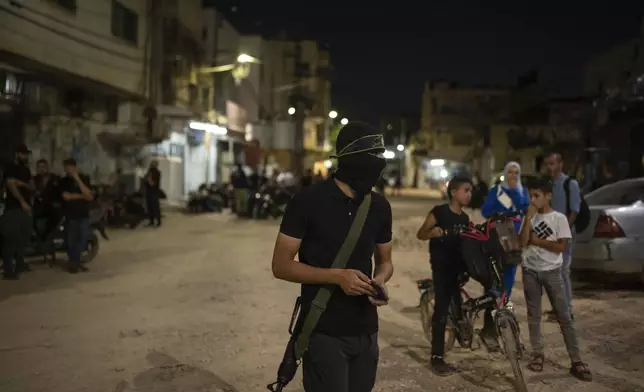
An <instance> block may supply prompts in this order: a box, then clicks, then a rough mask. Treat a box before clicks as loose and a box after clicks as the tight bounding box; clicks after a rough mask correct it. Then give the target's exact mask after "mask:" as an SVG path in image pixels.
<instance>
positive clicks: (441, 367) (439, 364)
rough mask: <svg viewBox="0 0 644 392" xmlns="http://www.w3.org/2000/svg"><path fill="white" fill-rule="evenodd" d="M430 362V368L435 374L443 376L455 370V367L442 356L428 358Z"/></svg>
mask: <svg viewBox="0 0 644 392" xmlns="http://www.w3.org/2000/svg"><path fill="white" fill-rule="evenodd" d="M430 364H431V365H432V370H433V371H434V373H436V375H437V376H441V377H445V376H449V375H451V374H453V373H455V372H456V368H455V367H454V366H452V365H450V364H448V363H446V362H445V360H444V359H443V357H435V356H433V357H432V359H431V360H430Z"/></svg>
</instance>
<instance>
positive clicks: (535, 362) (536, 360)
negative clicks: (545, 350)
mask: <svg viewBox="0 0 644 392" xmlns="http://www.w3.org/2000/svg"><path fill="white" fill-rule="evenodd" d="M544 360H545V358H544V356H543V355H542V354H537V355H533V356H532V359H531V360H530V363H528V369H530V370H532V371H533V372H535V373H541V372H542V371H543V361H544Z"/></svg>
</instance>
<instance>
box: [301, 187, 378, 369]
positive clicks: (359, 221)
mask: <svg viewBox="0 0 644 392" xmlns="http://www.w3.org/2000/svg"><path fill="white" fill-rule="evenodd" d="M370 206H371V193H368V194H367V195H366V196H365V198H364V199H363V200H362V203H360V207H358V212H357V213H356V217H355V218H354V219H353V223H352V224H351V228H350V229H349V233H348V234H347V238H346V239H345V240H344V243H343V244H342V246H341V247H340V250H339V251H338V254H337V255H336V256H335V259H334V260H333V264H332V265H331V268H333V269H344V268H346V266H347V263H348V262H349V257H350V256H351V254H352V253H353V249H354V248H355V247H356V243H357V242H358V238H360V234H361V233H362V228H363V227H364V224H365V221H366V220H367V214H368V213H369V207H370ZM334 289H335V286H332V285H324V286H320V288H319V289H318V292H317V294H316V295H315V298H314V299H313V302H312V303H311V307H310V309H309V311H308V313H307V314H306V317H305V318H304V323H303V324H302V329H301V330H300V333H299V334H298V335H297V340H296V341H295V358H297V359H298V360H299V359H301V358H302V356H303V355H304V353H305V352H306V350H307V349H308V347H309V339H310V338H311V334H312V333H313V330H314V329H315V326H316V325H317V323H318V321H320V317H321V316H322V313H324V311H325V310H326V305H327V304H328V303H329V299H330V298H331V294H333V290H334Z"/></svg>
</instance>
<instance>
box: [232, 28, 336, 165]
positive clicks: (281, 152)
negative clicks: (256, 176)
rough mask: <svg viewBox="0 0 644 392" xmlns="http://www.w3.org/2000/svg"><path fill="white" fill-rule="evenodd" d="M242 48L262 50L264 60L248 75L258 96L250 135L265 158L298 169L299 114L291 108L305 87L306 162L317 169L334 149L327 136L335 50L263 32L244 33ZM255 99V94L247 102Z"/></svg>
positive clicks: (250, 115) (252, 52) (252, 109)
mask: <svg viewBox="0 0 644 392" xmlns="http://www.w3.org/2000/svg"><path fill="white" fill-rule="evenodd" d="M240 48H241V51H242V52H243V53H249V54H250V55H253V56H255V55H256V56H257V57H258V58H259V59H260V60H261V65H260V66H259V67H257V68H253V69H252V71H251V72H250V74H249V76H248V78H247V81H248V84H249V86H250V87H249V88H247V91H249V90H251V91H252V92H253V93H254V95H253V98H254V102H253V103H252V104H251V103H249V104H247V105H246V107H248V108H249V112H248V119H249V125H250V129H251V132H250V134H249V138H253V139H256V140H257V141H258V142H259V145H260V147H261V149H262V156H263V161H265V162H266V163H267V164H268V165H270V166H274V167H276V168H277V167H279V168H281V169H293V165H294V163H293V161H292V159H293V151H294V150H295V149H296V146H295V141H296V134H295V132H296V124H295V120H296V116H294V115H291V114H289V109H290V108H294V107H295V106H296V104H295V102H294V99H295V95H296V94H298V93H301V95H302V96H303V97H304V99H305V100H306V101H307V105H305V106H306V110H305V116H304V120H303V122H304V124H303V128H304V131H303V135H302V136H303V140H302V145H303V148H304V150H305V153H306V154H305V159H304V163H303V164H304V167H305V168H311V169H312V168H314V167H315V166H316V163H317V164H318V166H319V165H320V164H322V162H323V161H324V159H326V153H327V152H328V143H325V139H326V138H327V137H328V129H329V127H330V126H331V123H330V121H331V120H330V119H329V118H328V113H329V112H330V110H331V106H330V102H331V84H330V81H329V79H328V71H329V69H330V68H331V63H330V56H329V52H328V51H326V50H324V49H323V48H321V46H320V45H319V44H318V43H317V42H315V41H299V42H296V41H287V40H267V39H263V38H261V37H259V36H245V37H242V39H241V46H240ZM298 53H299V54H300V58H299V59H298V58H297V54H298ZM249 95H250V94H247V97H249ZM249 101H251V99H250V97H249V98H248V99H247V100H246V102H249ZM338 121H339V119H338ZM325 146H327V148H326V149H325Z"/></svg>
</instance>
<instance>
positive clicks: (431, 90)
mask: <svg viewBox="0 0 644 392" xmlns="http://www.w3.org/2000/svg"><path fill="white" fill-rule="evenodd" d="M509 97H510V95H509V91H508V90H506V89H500V88H470V87H459V86H457V85H456V84H454V83H450V82H433V83H432V82H428V83H426V85H425V90H424V92H423V98H422V107H421V129H420V132H419V134H418V136H417V146H416V150H417V151H416V154H417V155H421V156H426V157H431V158H438V159H444V160H449V161H455V162H461V163H465V164H469V165H471V167H472V169H473V170H474V171H477V170H479V171H481V172H482V175H483V177H484V178H486V177H487V172H489V171H490V170H492V169H491V167H489V166H490V162H489V161H490V158H491V157H490V156H489V155H490V154H489V151H487V148H486V147H487V146H489V132H490V126H491V125H493V124H496V123H498V122H499V121H503V120H504V119H507V118H509V115H510V105H509V103H510V99H509ZM420 166H421V165H419V164H418V165H417V167H420Z"/></svg>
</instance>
